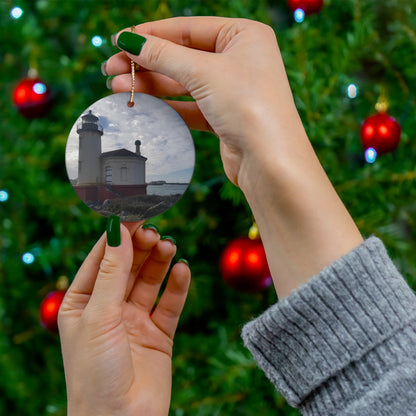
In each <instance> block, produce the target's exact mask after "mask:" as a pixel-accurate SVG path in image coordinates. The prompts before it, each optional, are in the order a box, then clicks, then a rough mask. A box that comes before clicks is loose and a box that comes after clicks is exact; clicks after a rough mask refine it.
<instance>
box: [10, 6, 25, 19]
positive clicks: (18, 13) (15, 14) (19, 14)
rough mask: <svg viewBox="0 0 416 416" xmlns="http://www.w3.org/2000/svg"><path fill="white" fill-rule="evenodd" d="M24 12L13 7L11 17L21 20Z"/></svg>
mask: <svg viewBox="0 0 416 416" xmlns="http://www.w3.org/2000/svg"><path fill="white" fill-rule="evenodd" d="M22 14H23V10H22V9H21V8H20V7H13V9H12V10H11V11H10V16H11V17H12V18H13V19H19V18H20V17H22Z"/></svg>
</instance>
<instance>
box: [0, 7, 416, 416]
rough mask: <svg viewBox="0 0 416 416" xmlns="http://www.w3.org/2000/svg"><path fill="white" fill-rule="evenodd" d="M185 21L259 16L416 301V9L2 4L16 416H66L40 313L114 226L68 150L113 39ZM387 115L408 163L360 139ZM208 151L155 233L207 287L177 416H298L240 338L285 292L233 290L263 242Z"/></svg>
mask: <svg viewBox="0 0 416 416" xmlns="http://www.w3.org/2000/svg"><path fill="white" fill-rule="evenodd" d="M291 3H296V2H291ZM293 12H295V14H294V13H293ZM179 15H218V16H229V17H244V18H250V19H255V20H260V21H262V22H264V23H266V24H269V25H271V26H272V27H273V28H274V29H275V31H276V34H277V37H278V41H279V45H280V48H281V51H282V54H283V58H284V61H285V64H286V68H287V72H288V76H289V79H290V83H291V86H292V89H293V93H294V96H295V100H296V104H297V107H298V109H299V112H300V114H301V117H302V120H303V122H304V125H305V128H306V130H307V132H308V135H309V137H310V140H311V142H312V144H313V146H314V148H315V150H316V152H317V154H318V157H319V159H320V161H321V163H322V164H323V166H324V168H325V170H326V172H327V174H328V175H329V177H330V179H331V181H332V183H333V184H334V186H335V187H336V189H337V191H338V192H339V194H340V196H341V198H342V199H343V201H344V203H345V204H346V206H347V208H348V210H349V211H350V212H351V214H352V216H353V218H354V219H355V221H356V223H357V225H358V227H359V229H360V231H361V232H362V234H363V236H365V237H368V236H370V235H376V236H378V237H380V238H381V239H382V240H383V241H384V243H385V244H386V246H387V249H388V251H389V253H390V255H391V256H392V258H393V260H394V261H395V263H396V264H397V266H398V268H399V269H400V271H401V272H402V273H403V275H404V276H405V277H406V279H407V280H408V282H409V283H410V285H411V286H412V287H413V288H414V289H416V273H415V270H416V259H415V256H414V252H415V249H416V226H415V224H414V221H415V220H414V218H416V203H415V200H416V187H415V178H416V168H415V163H414V158H413V155H414V154H415V153H416V142H415V141H414V140H413V138H414V137H413V135H414V132H415V131H416V108H415V107H416V100H415V95H414V94H415V93H414V91H416V71H415V70H414V66H415V62H414V56H415V50H416V0H409V1H406V2H402V1H399V0H386V1H384V2H379V1H374V0H360V1H358V0H345V1H336V0H326V1H325V2H324V5H323V7H322V9H320V10H318V11H316V10H314V12H313V13H311V14H309V13H306V15H305V10H303V11H302V9H301V10H299V9H297V10H295V11H293V10H291V9H290V7H289V5H288V2H287V1H286V0H260V1H255V2H254V1H250V0H235V1H232V2H230V1H228V0H216V1H215V2H214V1H205V2H201V1H199V0H187V1H183V0H164V1H156V0H146V1H139V0H136V1H130V0H129V1H123V2H116V1H115V0H103V1H100V2H98V1H94V0H85V1H53V0H50V1H48V0H36V1H31V0H26V1H24V0H21V1H7V0H2V1H0V16H1V22H2V24H1V26H2V34H1V45H2V48H1V52H0V62H1V71H2V73H1V75H2V76H1V79H2V82H1V83H0V100H1V106H0V108H1V116H2V125H1V128H2V137H1V140H0V317H1V319H0V374H1V378H0V413H1V414H12V415H16V416H19V415H22V416H23V415H25V416H26V415H27V414H33V415H36V414H38V415H65V414H66V394H65V380H64V373H63V365H62V359H61V354H60V346H59V338H58V336H57V335H56V334H54V333H52V332H50V331H47V330H46V329H45V328H44V327H43V326H42V325H41V324H40V320H39V308H40V304H41V302H42V300H43V299H44V298H45V297H46V295H47V294H48V293H49V292H51V291H53V290H55V289H56V282H57V281H58V278H59V277H60V276H67V277H68V279H69V280H71V279H72V278H73V277H74V275H75V274H76V272H77V269H78V267H79V266H80V264H81V262H82V261H83V259H84V258H85V256H86V254H87V253H88V251H89V250H90V248H91V247H92V246H93V244H94V242H95V241H96V240H97V239H98V238H99V236H100V235H101V233H102V232H103V231H104V229H105V224H106V219H105V218H103V217H101V216H99V215H98V214H96V213H95V212H93V211H92V210H90V209H89V208H88V207H87V206H86V205H85V204H84V203H83V202H82V201H80V199H79V198H78V196H77V195H76V194H75V192H74V190H73V188H72V186H71V184H70V182H69V180H68V178H67V173H66V170H65V144H66V140H67V137H68V134H69V131H70V129H71V126H72V125H73V123H74V122H75V120H76V119H77V117H78V116H79V115H80V114H81V113H82V112H83V111H84V110H85V109H86V108H87V107H88V106H89V105H91V104H92V103H93V102H95V101H97V100H98V99H100V98H102V97H104V96H106V95H109V94H111V91H109V90H108V89H106V83H105V79H104V77H103V76H102V75H101V72H100V64H101V62H102V61H104V60H106V59H107V58H108V57H109V56H110V55H111V54H113V53H114V52H116V48H114V47H113V46H112V45H111V42H110V36H111V34H113V33H117V32H118V31H119V30H120V29H122V28H125V27H129V26H131V25H136V24H139V23H142V22H145V21H150V20H155V19H162V18H167V17H171V16H179ZM28 77H32V79H33V78H36V82H35V83H34V84H37V86H36V88H35V87H33V85H34V84H32V85H31V87H30V88H32V89H33V88H35V89H36V91H37V92H36V94H37V95H36V96H35V101H36V99H39V101H38V102H34V103H33V104H32V105H29V104H30V103H28V101H30V97H29V96H27V95H25V94H26V93H25V92H24V91H23V92H19V93H17V92H16V94H17V95H16V94H15V95H13V92H14V91H16V88H17V86H18V85H19V84H20V83H21V82H22V81H23V80H25V79H26V78H28ZM30 88H29V89H30ZM377 103H378V104H379V106H378V111H381V112H382V113H383V112H384V113H386V114H388V115H390V116H392V117H394V118H395V120H396V121H397V123H398V124H399V125H400V128H401V136H400V143H399V144H398V146H397V149H396V150H394V151H390V152H388V153H385V154H379V155H376V150H377V149H373V150H370V151H367V153H365V152H364V150H365V149H364V148H363V146H362V144H361V141H360V129H361V124H362V122H363V121H364V120H366V119H367V118H369V117H370V116H371V115H373V114H375V113H376V112H377V110H376V109H375V105H376V104H377ZM387 105H388V108H386V106H387ZM380 106H381V107H380ZM193 137H194V141H195V146H196V166H195V172H194V176H193V179H192V182H191V185H190V187H189V189H188V191H187V192H186V193H185V195H184V196H183V197H182V199H181V200H180V201H179V202H178V203H177V204H176V205H175V206H174V207H173V208H171V209H170V210H169V211H167V212H166V213H164V214H162V215H159V216H157V217H155V218H153V219H152V220H151V222H152V223H154V224H156V225H157V226H158V227H159V229H160V230H161V232H162V233H163V234H168V235H172V236H175V238H176V240H177V244H178V255H177V258H180V257H184V258H186V259H188V260H189V262H190V265H191V270H192V274H193V280H192V284H191V289H190V293H189V297H188V300H187V304H186V306H185V310H184V313H183V316H182V318H181V322H180V326H179V328H178V332H177V336H176V339H175V348H174V360H173V374H174V382H173V396H172V406H171V414H172V415H175V416H181V415H198V416H204V415H210V416H212V415H231V414H232V415H236V416H237V415H241V416H243V415H253V414H261V415H275V414H276V413H277V414H282V415H297V414H299V413H298V411H297V410H295V409H292V408H291V407H289V406H288V405H287V404H286V402H285V400H284V399H283V398H282V397H281V395H280V394H279V393H277V392H275V391H274V388H273V386H272V385H271V384H270V383H269V381H268V380H267V379H266V377H265V376H264V375H263V373H262V372H261V371H260V370H259V369H258V368H257V367H256V365H255V363H254V360H253V359H252V357H251V355H250V353H249V352H248V351H247V350H246V349H245V348H244V347H243V345H242V341H241V338H240V330H241V327H242V325H243V324H244V323H245V322H247V321H248V320H250V319H251V318H253V317H255V316H257V315H259V314H260V313H261V312H262V311H264V310H265V309H266V308H267V307H268V306H269V305H271V304H272V303H274V302H276V296H275V292H274V290H273V288H268V289H266V290H265V291H261V292H256V293H244V292H240V291H238V290H235V289H233V288H231V287H229V286H228V285H227V284H226V283H225V282H224V281H223V280H222V278H221V270H220V266H219V264H220V258H221V254H222V252H223V251H224V249H225V247H226V245H227V244H228V243H230V242H231V241H233V240H235V239H236V238H237V237H240V236H245V235H247V232H248V230H249V228H250V226H251V225H252V223H253V218H252V215H251V213H250V210H249V207H248V205H247V203H246V202H245V201H244V198H243V195H242V193H241V191H240V190H239V189H238V188H236V187H234V186H233V185H232V184H230V183H229V182H228V180H227V178H226V176H225V174H224V171H223V169H222V164H221V161H220V158H219V145H218V140H217V138H216V137H214V136H213V135H210V134H208V133H198V132H193ZM370 149H371V148H370ZM365 156H367V157H365Z"/></svg>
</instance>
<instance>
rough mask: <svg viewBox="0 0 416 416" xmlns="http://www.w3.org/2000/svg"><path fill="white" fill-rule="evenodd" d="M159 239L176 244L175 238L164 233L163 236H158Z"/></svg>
mask: <svg viewBox="0 0 416 416" xmlns="http://www.w3.org/2000/svg"><path fill="white" fill-rule="evenodd" d="M160 239H161V240H168V241H170V242H171V243H172V244H175V245H176V240H175V239H174V238H173V237H171V236H170V235H164V236H163V237H160Z"/></svg>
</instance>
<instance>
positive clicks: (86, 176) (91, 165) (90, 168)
mask: <svg viewBox="0 0 416 416" xmlns="http://www.w3.org/2000/svg"><path fill="white" fill-rule="evenodd" d="M77 133H78V135H79V158H78V185H79V186H91V185H94V186H95V185H97V184H98V183H100V182H101V166H100V156H101V136H102V135H103V128H102V127H101V126H100V125H99V124H98V117H97V116H95V115H94V114H93V113H92V112H91V110H90V111H89V112H88V113H87V114H85V115H83V116H82V121H81V122H80V123H79V124H78V126H77Z"/></svg>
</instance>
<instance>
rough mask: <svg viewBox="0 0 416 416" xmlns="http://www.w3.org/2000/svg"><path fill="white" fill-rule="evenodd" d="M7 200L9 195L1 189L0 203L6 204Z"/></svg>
mask: <svg viewBox="0 0 416 416" xmlns="http://www.w3.org/2000/svg"><path fill="white" fill-rule="evenodd" d="M8 199H9V193H8V192H7V191H5V190H4V189H2V190H1V191H0V202H6V201H7V200H8Z"/></svg>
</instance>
